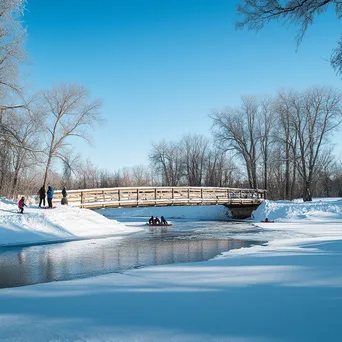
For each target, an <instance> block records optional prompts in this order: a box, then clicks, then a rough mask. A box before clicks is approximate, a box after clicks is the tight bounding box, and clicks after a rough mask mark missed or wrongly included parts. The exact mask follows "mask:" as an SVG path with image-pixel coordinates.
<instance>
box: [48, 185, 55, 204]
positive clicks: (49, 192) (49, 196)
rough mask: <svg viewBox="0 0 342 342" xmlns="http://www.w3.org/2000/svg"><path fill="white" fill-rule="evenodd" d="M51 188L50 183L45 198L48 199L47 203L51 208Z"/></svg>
mask: <svg viewBox="0 0 342 342" xmlns="http://www.w3.org/2000/svg"><path fill="white" fill-rule="evenodd" d="M53 193H54V191H53V188H52V186H51V185H49V186H48V191H47V200H48V204H49V208H50V209H51V208H52V199H53Z"/></svg>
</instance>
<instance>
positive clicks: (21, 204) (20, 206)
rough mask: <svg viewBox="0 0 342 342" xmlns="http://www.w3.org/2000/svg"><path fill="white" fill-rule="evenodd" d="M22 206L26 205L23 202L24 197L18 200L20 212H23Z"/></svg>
mask: <svg viewBox="0 0 342 342" xmlns="http://www.w3.org/2000/svg"><path fill="white" fill-rule="evenodd" d="M24 207H27V205H26V204H25V197H22V198H21V199H20V201H19V202H18V208H19V210H20V214H23V213H24Z"/></svg>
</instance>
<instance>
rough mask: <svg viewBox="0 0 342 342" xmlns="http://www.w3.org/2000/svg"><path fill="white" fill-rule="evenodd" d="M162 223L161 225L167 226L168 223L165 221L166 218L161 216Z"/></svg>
mask: <svg viewBox="0 0 342 342" xmlns="http://www.w3.org/2000/svg"><path fill="white" fill-rule="evenodd" d="M160 223H161V224H167V221H166V220H165V217H164V216H161V217H160Z"/></svg>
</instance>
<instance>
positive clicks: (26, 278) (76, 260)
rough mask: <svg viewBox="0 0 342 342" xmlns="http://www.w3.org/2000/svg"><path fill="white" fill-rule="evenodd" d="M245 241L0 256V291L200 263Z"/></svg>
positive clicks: (43, 249)
mask: <svg viewBox="0 0 342 342" xmlns="http://www.w3.org/2000/svg"><path fill="white" fill-rule="evenodd" d="M251 243H252V242H250V241H243V240H232V239H209V240H208V239H207V240H206V239H202V238H201V237H198V236H197V237H195V239H192V237H191V236H188V237H187V238H184V236H181V237H179V236H174V235H167V234H163V233H162V234H153V232H152V233H151V232H149V234H146V233H145V234H140V235H139V234H137V235H135V236H131V237H128V238H124V239H115V238H107V239H98V240H86V241H75V242H67V243H61V244H53V245H40V246H31V247H25V248H20V247H16V248H3V249H1V250H0V288H5V287H14V286H22V285H29V284H36V283H44V282H50V281H57V280H68V279H76V278H86V277H90V276H95V275H100V274H106V273H112V272H120V271H122V270H127V269H131V268H137V267H144V266H151V265H164V264H172V263H182V262H194V261H203V260H208V259H210V258H213V257H214V256H216V255H218V254H220V253H222V252H225V251H228V250H230V249H234V248H241V247H248V246H250V245H251Z"/></svg>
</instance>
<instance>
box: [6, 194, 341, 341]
mask: <svg viewBox="0 0 342 342" xmlns="http://www.w3.org/2000/svg"><path fill="white" fill-rule="evenodd" d="M155 209H156V208H155ZM155 209H154V214H155V215H156V214H157V215H163V214H159V213H156V211H155ZM163 209H164V210H163ZM165 209H166V208H158V210H163V211H161V212H163V213H164V215H165V216H166V217H167V218H169V217H172V216H174V217H187V213H186V211H187V210H189V217H191V218H196V215H199V217H200V218H205V215H206V212H207V215H208V216H210V217H208V218H209V219H214V218H215V211H216V212H217V219H220V220H221V219H223V218H224V216H225V215H226V213H225V211H222V207H220V206H212V207H187V208H181V207H176V208H172V210H174V212H170V211H165ZM14 210H16V208H15V206H14V204H12V203H10V202H7V201H2V202H1V205H0V239H1V241H2V242H3V243H2V244H13V243H20V242H28V241H31V243H33V242H34V241H37V242H42V241H44V239H46V240H48V241H51V240H53V239H55V240H56V239H62V240H63V239H67V238H69V239H72V238H76V239H77V238H85V237H91V236H96V234H99V235H101V234H102V235H113V234H118V235H120V234H122V233H130V232H132V230H133V229H134V228H133V227H130V228H125V226H123V225H121V224H119V223H117V222H113V221H109V222H108V220H107V219H106V218H105V217H103V216H100V215H98V214H97V213H95V212H90V211H88V210H85V209H82V210H81V209H77V208H70V207H63V208H57V209H54V210H43V209H36V208H27V210H26V209H25V210H26V216H25V214H24V215H20V214H17V213H14ZM39 210H40V211H39ZM139 210H141V212H140V214H139V215H141V216H145V215H146V216H149V215H150V213H149V212H148V210H147V209H145V210H146V211H145V212H144V211H143V210H142V209H139ZM167 210H171V209H168V208H167ZM177 210H178V211H179V212H178V213H177ZM195 211H197V213H198V214H196V212H195ZM100 212H101V211H100ZM115 215H118V212H116V213H115V214H113V216H115ZM120 215H122V216H129V215H132V216H133V215H134V211H133V210H126V211H125V212H123V213H120ZM106 216H108V217H110V216H111V213H110V212H108V211H107V212H106ZM265 217H268V218H269V219H270V220H274V221H275V223H261V222H260V221H261V220H263V219H265ZM110 222H112V223H110ZM251 223H253V224H254V225H257V226H259V227H260V228H262V229H263V231H264V232H265V234H266V235H267V236H268V240H269V243H268V244H267V245H266V246H254V247H252V248H244V249H239V250H231V251H229V252H227V253H225V254H224V255H220V256H218V257H217V258H215V259H212V260H209V261H207V262H199V263H188V264H173V265H167V266H154V267H149V268H143V269H137V270H129V271H125V272H122V273H117V274H108V275H104V276H99V277H94V278H89V279H81V280H73V281H65V282H57V283H47V284H39V285H33V286H26V287H20V288H12V289H2V290H0V303H1V304H0V341H35V342H36V341H93V342H95V341H96V342H97V341H137V342H140V341H141V342H142V341H144V342H145V341H200V342H201V341H219V342H220V341H238V342H241V341H342V323H341V318H342V201H341V200H340V199H334V200H325V199H320V200H318V201H315V202H312V203H302V202H300V201H296V202H280V201H277V202H272V201H266V202H265V203H263V204H262V205H261V206H260V207H259V208H258V210H257V211H255V212H254V214H253V220H252V221H251ZM22 230H23V231H24V232H22ZM0 262H1V261H0Z"/></svg>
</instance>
